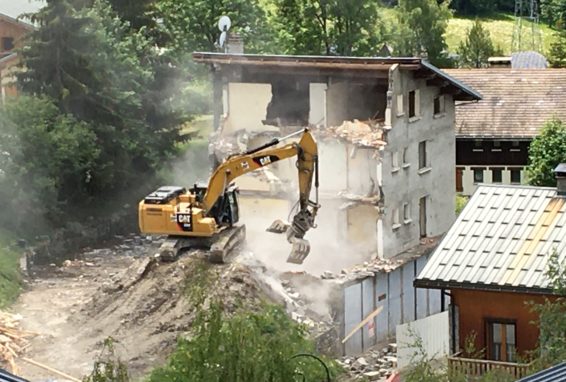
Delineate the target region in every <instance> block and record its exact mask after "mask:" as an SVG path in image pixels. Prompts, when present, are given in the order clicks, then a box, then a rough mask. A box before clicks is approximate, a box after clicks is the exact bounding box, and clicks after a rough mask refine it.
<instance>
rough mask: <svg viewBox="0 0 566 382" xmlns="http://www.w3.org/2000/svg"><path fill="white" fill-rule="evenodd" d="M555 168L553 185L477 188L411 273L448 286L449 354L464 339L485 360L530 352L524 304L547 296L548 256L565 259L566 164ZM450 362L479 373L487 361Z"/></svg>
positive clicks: (427, 284) (519, 370)
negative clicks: (424, 261)
mask: <svg viewBox="0 0 566 382" xmlns="http://www.w3.org/2000/svg"><path fill="white" fill-rule="evenodd" d="M561 166H564V167H562V168H557V170H558V172H557V173H556V174H557V178H558V188H547V187H530V186H521V185H517V186H513V185H480V186H479V187H478V188H477V190H476V191H475V193H474V194H473V196H472V197H471V199H470V201H469V202H468V204H467V205H466V207H465V208H464V210H463V211H462V213H461V214H460V216H459V217H458V219H457V221H456V222H455V223H454V225H453V226H452V228H450V230H449V231H448V233H447V234H446V236H445V237H444V238H443V240H442V241H441V242H440V244H439V245H438V247H437V248H436V250H435V252H434V253H433V254H432V256H431V257H430V259H429V261H428V262H427V264H426V266H425V268H424V269H423V270H422V272H420V274H419V275H418V277H417V278H416V280H415V282H414V285H415V287H417V288H427V289H430V288H432V289H440V290H442V291H449V294H450V297H451V300H452V305H451V309H450V314H451V322H452V325H451V333H450V334H451V337H452V351H453V352H454V353H456V354H458V352H460V351H461V350H463V349H464V348H465V344H466V341H467V340H468V339H473V341H472V342H473V344H474V345H475V346H474V347H475V349H476V350H478V351H483V353H481V354H483V357H484V358H485V359H487V360H494V361H501V362H507V363H515V362H518V361H519V360H520V359H521V357H524V356H525V355H526V353H527V352H528V351H531V350H533V349H535V347H536V345H537V341H538V336H539V330H538V328H537V326H536V325H534V324H533V321H535V322H536V320H537V315H536V314H535V313H533V312H532V311H531V310H530V309H529V306H527V304H526V303H527V302H529V301H533V302H535V303H541V302H543V301H544V299H545V297H550V298H552V290H551V288H550V286H549V281H548V279H547V278H546V276H545V272H546V270H547V262H548V259H549V257H550V256H551V255H552V254H553V253H556V254H558V256H559V260H560V261H561V262H564V261H566V240H565V238H566V165H561ZM474 336H475V337H474ZM451 362H453V364H454V365H459V366H462V367H464V368H465V367H467V366H470V365H472V364H481V365H484V366H482V367H479V368H478V369H477V370H476V371H477V372H481V371H486V367H487V366H486V365H490V363H486V362H485V361H477V360H465V359H461V358H458V357H453V358H452V359H451ZM481 362H483V363H481ZM507 366H509V369H511V370H513V372H514V374H515V376H517V377H520V376H522V375H524V372H525V371H526V367H525V365H520V367H519V366H516V367H515V366H513V365H512V364H510V365H509V364H508V365H507ZM470 370H472V369H470Z"/></svg>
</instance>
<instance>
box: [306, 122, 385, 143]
mask: <svg viewBox="0 0 566 382" xmlns="http://www.w3.org/2000/svg"><path fill="white" fill-rule="evenodd" d="M316 131H317V132H318V133H319V134H320V135H321V136H325V135H326V136H333V137H335V138H341V139H344V140H346V141H348V142H350V143H353V144H355V145H358V146H362V147H372V148H381V147H383V146H385V145H386V144H387V143H386V142H385V141H384V137H383V130H382V129H381V127H380V124H379V122H378V121H376V120H375V121H372V120H370V121H364V122H362V121H359V120H357V119H354V120H353V121H344V122H343V123H342V124H341V125H340V126H335V127H327V128H321V129H317V130H316Z"/></svg>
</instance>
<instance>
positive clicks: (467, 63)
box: [458, 19, 495, 68]
mask: <svg viewBox="0 0 566 382" xmlns="http://www.w3.org/2000/svg"><path fill="white" fill-rule="evenodd" d="M458 54H459V55H460V66H463V67H472V68H482V67H485V66H487V59H488V58H489V57H491V56H493V55H494V54H495V49H494V48H493V43H492V41H491V38H490V36H489V31H488V30H487V29H484V27H483V26H482V23H481V22H480V21H479V20H478V19H476V21H475V22H474V25H473V26H472V28H471V29H470V30H469V31H468V34H467V36H466V41H464V42H461V43H460V46H459V47H458Z"/></svg>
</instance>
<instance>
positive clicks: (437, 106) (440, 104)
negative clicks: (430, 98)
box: [434, 95, 446, 116]
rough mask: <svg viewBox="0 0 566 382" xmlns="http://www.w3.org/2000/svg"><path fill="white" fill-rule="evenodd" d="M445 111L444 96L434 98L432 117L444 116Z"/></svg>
mask: <svg viewBox="0 0 566 382" xmlns="http://www.w3.org/2000/svg"><path fill="white" fill-rule="evenodd" d="M445 111H446V109H445V103H444V96H443V95H438V96H436V97H434V115H436V116H439V115H442V114H444V112H445Z"/></svg>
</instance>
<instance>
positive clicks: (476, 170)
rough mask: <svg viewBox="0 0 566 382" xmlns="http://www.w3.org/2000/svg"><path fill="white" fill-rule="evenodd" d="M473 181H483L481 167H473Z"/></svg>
mask: <svg viewBox="0 0 566 382" xmlns="http://www.w3.org/2000/svg"><path fill="white" fill-rule="evenodd" d="M472 170H473V172H474V183H483V168H474V169H472Z"/></svg>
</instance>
